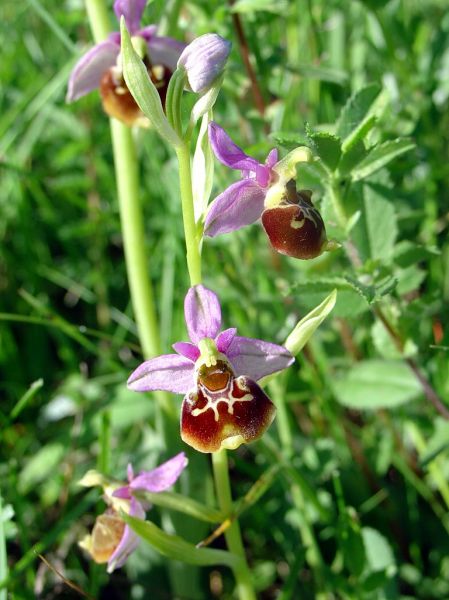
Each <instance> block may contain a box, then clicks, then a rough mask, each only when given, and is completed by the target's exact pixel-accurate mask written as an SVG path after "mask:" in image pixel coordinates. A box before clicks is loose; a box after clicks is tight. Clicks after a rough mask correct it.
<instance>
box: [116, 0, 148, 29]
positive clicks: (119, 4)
mask: <svg viewBox="0 0 449 600" xmlns="http://www.w3.org/2000/svg"><path fill="white" fill-rule="evenodd" d="M146 4H147V0H115V2H114V12H115V15H116V17H117V20H118V22H119V23H120V17H121V16H122V15H123V16H124V17H125V21H126V28H127V29H128V31H129V33H130V34H131V35H133V34H134V33H136V31H137V30H138V29H139V27H140V19H141V18H142V15H143V11H144V10H145V6H146Z"/></svg>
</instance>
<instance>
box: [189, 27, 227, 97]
mask: <svg viewBox="0 0 449 600" xmlns="http://www.w3.org/2000/svg"><path fill="white" fill-rule="evenodd" d="M230 52H231V42H229V41H228V40H225V39H224V38H222V37H221V36H219V35H217V34H216V33H206V34H204V35H201V36H200V37H198V38H196V39H194V40H193V42H191V43H190V44H189V45H188V46H187V47H186V48H185V49H184V51H183V53H182V54H181V56H180V57H179V60H178V67H181V66H182V67H184V68H185V70H186V73H187V81H188V84H189V87H190V89H191V90H192V91H193V92H196V93H197V94H203V93H204V92H206V91H207V90H208V89H209V88H210V87H211V86H212V85H213V83H214V81H215V80H216V79H217V78H218V77H219V76H220V75H221V73H222V72H223V69H224V67H225V64H226V61H227V60H228V56H229V53H230Z"/></svg>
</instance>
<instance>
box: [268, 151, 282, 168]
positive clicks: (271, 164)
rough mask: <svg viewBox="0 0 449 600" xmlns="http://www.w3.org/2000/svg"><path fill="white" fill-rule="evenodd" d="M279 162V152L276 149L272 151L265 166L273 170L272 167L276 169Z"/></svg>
mask: <svg viewBox="0 0 449 600" xmlns="http://www.w3.org/2000/svg"><path fill="white" fill-rule="evenodd" d="M278 160H279V156H278V151H277V149H276V148H273V149H272V150H270V152H269V153H268V156H267V158H266V159H265V165H266V166H267V167H268V168H270V169H271V168H272V167H274V165H275V164H276V163H277V161H278Z"/></svg>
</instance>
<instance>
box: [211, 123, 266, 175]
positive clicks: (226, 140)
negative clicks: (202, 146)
mask: <svg viewBox="0 0 449 600" xmlns="http://www.w3.org/2000/svg"><path fill="white" fill-rule="evenodd" d="M209 141H210V145H211V146H212V150H213V152H214V154H215V156H216V157H217V158H218V160H219V161H220V162H221V163H223V164H224V165H226V166H227V167H230V168H231V169H238V170H240V171H250V172H253V173H255V172H256V169H257V167H263V168H265V167H264V165H260V164H259V163H258V162H257V160H255V159H254V158H251V156H248V155H247V154H245V152H243V150H242V149H241V148H239V146H237V144H234V142H233V141H232V140H231V138H230V137H229V135H228V134H227V133H226V131H225V130H224V129H223V128H222V127H220V125H218V124H217V123H215V122H214V121H211V122H210V123H209Z"/></svg>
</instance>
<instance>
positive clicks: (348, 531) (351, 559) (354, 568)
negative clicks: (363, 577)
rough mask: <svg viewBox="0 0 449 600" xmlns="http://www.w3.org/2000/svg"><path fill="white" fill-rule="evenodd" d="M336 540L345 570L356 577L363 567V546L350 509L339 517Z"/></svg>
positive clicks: (357, 526) (360, 534)
mask: <svg viewBox="0 0 449 600" xmlns="http://www.w3.org/2000/svg"><path fill="white" fill-rule="evenodd" d="M337 540H338V546H339V548H340V551H341V553H342V555H343V561H344V563H345V566H346V568H347V569H348V570H349V571H350V572H351V573H352V574H353V575H355V576H357V577H358V576H359V575H360V574H361V573H362V571H363V568H364V566H365V546H364V544H363V538H362V533H361V529H360V525H359V523H358V520H357V515H356V514H355V511H354V510H353V509H351V508H350V507H347V508H346V509H345V512H344V513H343V514H342V515H340V517H339V520H338V527H337Z"/></svg>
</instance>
